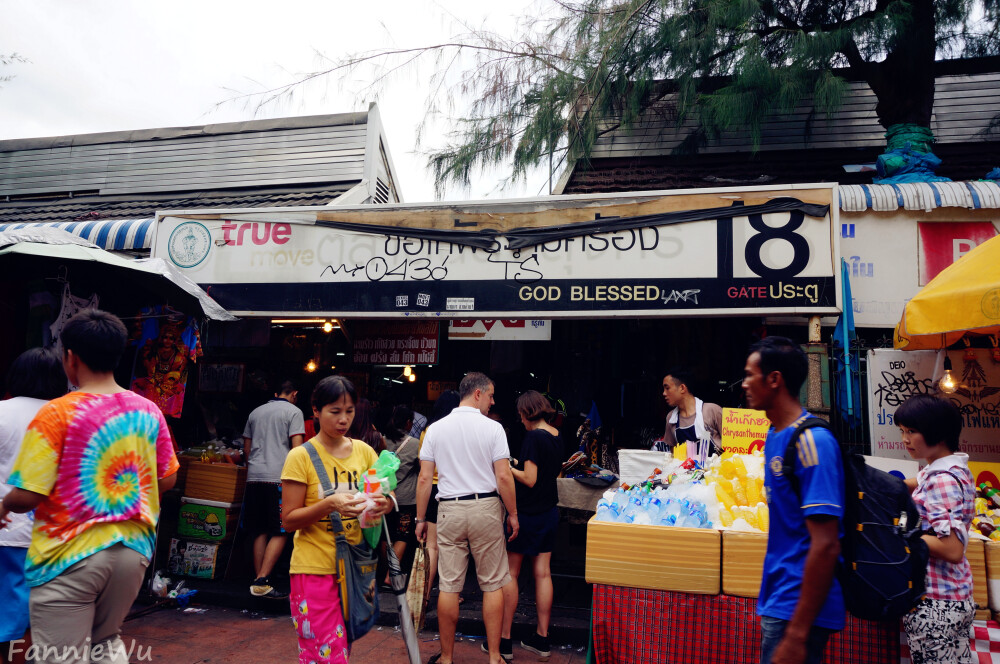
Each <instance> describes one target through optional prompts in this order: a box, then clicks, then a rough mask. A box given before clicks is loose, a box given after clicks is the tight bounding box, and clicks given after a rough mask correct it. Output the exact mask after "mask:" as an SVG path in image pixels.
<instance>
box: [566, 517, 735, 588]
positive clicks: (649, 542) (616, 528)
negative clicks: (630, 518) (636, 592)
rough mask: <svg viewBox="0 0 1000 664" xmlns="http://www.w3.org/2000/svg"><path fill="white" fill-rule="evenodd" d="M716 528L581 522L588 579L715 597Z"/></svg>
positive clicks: (719, 549) (717, 575)
mask: <svg viewBox="0 0 1000 664" xmlns="http://www.w3.org/2000/svg"><path fill="white" fill-rule="evenodd" d="M721 552H722V538H721V536H720V534H719V531H718V530H711V529H705V528H674V527H670V526H637V525H635V524H627V523H610V522H606V521H596V520H594V519H593V518H592V519H591V520H590V521H589V522H588V523H587V566H586V572H585V574H586V579H587V582H588V583H604V584H608V585H613V586H628V587H632V588H650V589H654V590H674V591H678V592H685V593H696V594H701V595H718V594H719V590H720V588H721V574H720V558H721Z"/></svg>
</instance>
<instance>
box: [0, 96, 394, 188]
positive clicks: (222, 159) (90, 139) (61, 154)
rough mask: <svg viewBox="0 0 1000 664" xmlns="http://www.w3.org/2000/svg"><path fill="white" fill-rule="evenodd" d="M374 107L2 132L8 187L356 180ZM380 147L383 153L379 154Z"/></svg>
mask: <svg viewBox="0 0 1000 664" xmlns="http://www.w3.org/2000/svg"><path fill="white" fill-rule="evenodd" d="M368 116H369V113H350V114H343V115H328V116H315V117H310V118H281V119H278V120H258V121H252V122H239V123H227V124H220V125H206V126H204V127H180V128H164V129H151V130H144V131H131V132H110V133H104V134H82V135H78V136H60V137H54V138H34V139H15V140H9V141H0V194H2V195H4V196H9V197H11V198H23V197H26V196H37V195H46V194H59V193H67V192H73V193H74V194H78V195H79V194H86V195H93V194H100V195H116V194H129V195H135V194H137V193H142V194H148V193H150V192H180V191H201V190H206V189H210V190H221V189H237V188H247V187H271V188H273V187H282V186H285V185H290V184H295V185H300V186H301V185H303V184H306V185H311V186H321V185H327V186H329V185H330V184H333V183H341V182H351V183H355V184H356V183H357V182H360V181H361V180H362V179H363V178H364V169H365V159H366V146H367V145H368V143H369V132H377V131H378V130H379V128H378V127H377V126H375V127H373V126H372V125H371V123H370V122H369V121H368ZM375 156H376V157H377V155H375Z"/></svg>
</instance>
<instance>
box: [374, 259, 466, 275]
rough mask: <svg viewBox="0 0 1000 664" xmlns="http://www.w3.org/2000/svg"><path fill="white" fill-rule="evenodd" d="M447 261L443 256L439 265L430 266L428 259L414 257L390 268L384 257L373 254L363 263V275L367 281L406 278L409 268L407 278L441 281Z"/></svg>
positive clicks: (446, 271) (445, 272)
mask: <svg viewBox="0 0 1000 664" xmlns="http://www.w3.org/2000/svg"><path fill="white" fill-rule="evenodd" d="M447 262H448V258H447V257H445V259H444V261H442V262H441V265H437V266H435V267H430V265H431V261H430V259H427V258H415V259H413V260H410V261H406V260H404V261H403V262H401V263H400V264H399V265H397V266H396V267H394V268H392V269H391V270H390V269H389V264H388V262H386V260H385V259H384V258H382V257H381V256H375V257H374V258H372V259H370V260H369V261H368V262H367V263H366V264H365V277H367V278H368V280H369V281H380V280H382V279H383V278H385V277H400V278H401V279H403V280H406V278H407V270H409V272H410V273H409V278H410V279H413V280H414V281H426V280H427V279H433V280H434V281H441V280H442V279H444V278H445V277H447V276H448V268H447V267H445V263H447Z"/></svg>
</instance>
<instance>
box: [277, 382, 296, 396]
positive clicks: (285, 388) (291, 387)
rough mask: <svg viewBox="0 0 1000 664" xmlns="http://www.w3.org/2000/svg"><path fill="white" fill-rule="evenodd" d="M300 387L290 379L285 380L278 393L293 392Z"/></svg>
mask: <svg viewBox="0 0 1000 664" xmlns="http://www.w3.org/2000/svg"><path fill="white" fill-rule="evenodd" d="M298 391H299V388H297V387H296V386H295V383H293V382H292V381H290V380H286V381H283V382H282V383H281V385H279V386H278V394H291V393H292V392H298Z"/></svg>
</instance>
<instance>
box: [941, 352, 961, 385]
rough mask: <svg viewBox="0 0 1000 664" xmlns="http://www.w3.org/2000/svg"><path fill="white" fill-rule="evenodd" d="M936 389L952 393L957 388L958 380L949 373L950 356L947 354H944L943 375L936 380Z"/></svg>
mask: <svg viewBox="0 0 1000 664" xmlns="http://www.w3.org/2000/svg"><path fill="white" fill-rule="evenodd" d="M938 389H939V390H941V391H942V392H944V393H945V394H954V393H955V390H957V389H958V381H957V380H955V376H954V374H952V373H951V358H950V357H948V356H947V355H945V356H944V375H943V376H941V380H939V381H938Z"/></svg>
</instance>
